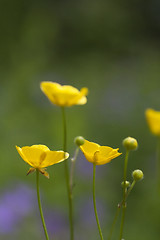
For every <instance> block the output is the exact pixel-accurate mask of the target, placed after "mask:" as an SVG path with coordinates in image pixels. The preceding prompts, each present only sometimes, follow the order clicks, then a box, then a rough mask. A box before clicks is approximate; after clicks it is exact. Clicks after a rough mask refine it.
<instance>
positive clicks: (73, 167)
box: [70, 147, 79, 194]
mask: <svg viewBox="0 0 160 240" xmlns="http://www.w3.org/2000/svg"><path fill="white" fill-rule="evenodd" d="M78 153H79V147H77V148H76V150H75V154H74V157H73V158H72V159H71V171H70V190H71V194H72V191H73V176H74V169H75V162H76V160H77V157H78Z"/></svg>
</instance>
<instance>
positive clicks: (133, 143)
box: [123, 137, 138, 151]
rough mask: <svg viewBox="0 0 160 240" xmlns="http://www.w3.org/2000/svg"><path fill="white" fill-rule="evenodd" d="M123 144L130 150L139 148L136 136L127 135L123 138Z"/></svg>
mask: <svg viewBox="0 0 160 240" xmlns="http://www.w3.org/2000/svg"><path fill="white" fill-rule="evenodd" d="M123 146H124V147H125V148H126V149H127V150H129V151H130V150H136V149H137V148H138V143H137V140H136V139H135V138H132V137H127V138H125V139H124V140H123Z"/></svg>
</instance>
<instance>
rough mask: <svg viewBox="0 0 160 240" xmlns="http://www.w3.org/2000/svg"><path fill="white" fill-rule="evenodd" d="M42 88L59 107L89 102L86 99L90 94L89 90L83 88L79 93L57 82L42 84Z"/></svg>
mask: <svg viewBox="0 0 160 240" xmlns="http://www.w3.org/2000/svg"><path fill="white" fill-rule="evenodd" d="M40 87H41V90H42V91H43V92H44V94H45V95H46V96H47V97H48V98H49V100H50V101H51V102H52V103H54V104H55V105H58V106H72V105H76V104H85V103H86V102H87V99H86V97H85V95H86V94H87V92H88V90H87V88H82V89H81V91H79V90H78V89H77V88H74V87H72V86H69V85H64V86H61V85H60V84H58V83H55V82H41V84H40Z"/></svg>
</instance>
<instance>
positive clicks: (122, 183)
mask: <svg viewBox="0 0 160 240" xmlns="http://www.w3.org/2000/svg"><path fill="white" fill-rule="evenodd" d="M130 185H131V184H130V182H129V181H126V184H125V186H126V188H128V187H130ZM121 186H122V187H124V181H123V182H121Z"/></svg>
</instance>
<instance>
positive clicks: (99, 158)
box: [94, 146, 121, 165]
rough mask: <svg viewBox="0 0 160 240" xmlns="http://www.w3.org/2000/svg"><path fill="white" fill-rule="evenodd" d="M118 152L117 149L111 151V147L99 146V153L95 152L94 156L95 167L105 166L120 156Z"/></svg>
mask: <svg viewBox="0 0 160 240" xmlns="http://www.w3.org/2000/svg"><path fill="white" fill-rule="evenodd" d="M118 150H119V148H117V149H113V148H111V147H107V146H101V147H100V148H99V151H98V152H96V153H95V155H94V157H95V163H96V165H102V164H106V163H108V162H110V161H111V160H112V159H114V158H116V157H118V156H119V155H121V153H119V152H118Z"/></svg>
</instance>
